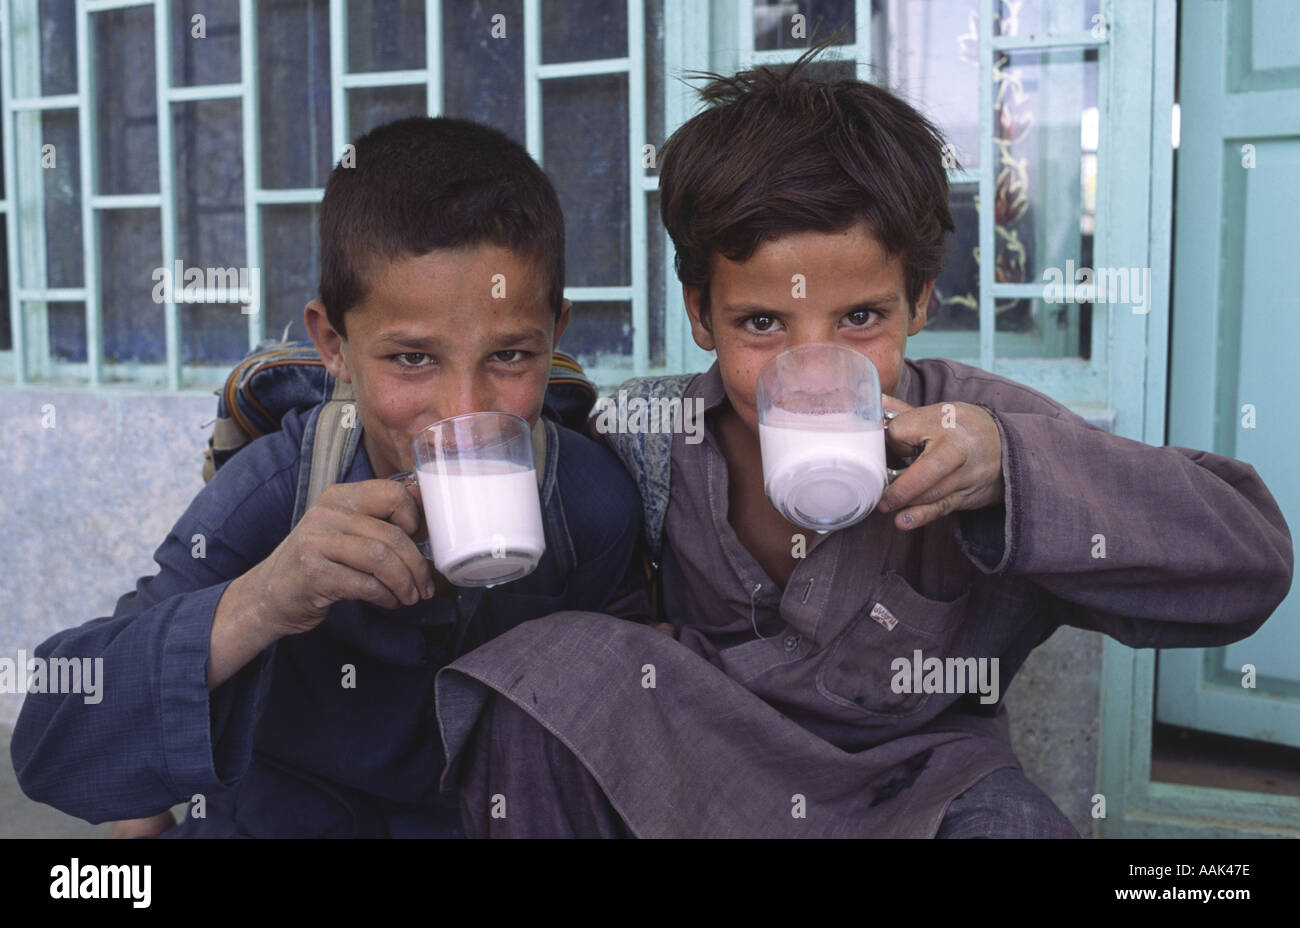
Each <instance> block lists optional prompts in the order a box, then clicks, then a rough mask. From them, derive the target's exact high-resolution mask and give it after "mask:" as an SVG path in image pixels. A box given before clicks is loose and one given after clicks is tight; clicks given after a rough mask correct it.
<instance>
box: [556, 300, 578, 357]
mask: <svg viewBox="0 0 1300 928" xmlns="http://www.w3.org/2000/svg"><path fill="white" fill-rule="evenodd" d="M572 309H573V304H572V303H571V302H569V301H568V300H562V301H561V302H560V317H559V318H558V319H556V320H555V335H554V337H553V338H552V339H551V350H552V351H554V350H555V349H556V348H558V347H560V336H561V335H563V334H564V330H565V329H567V328H568V327H569V318H570V315H571V313H570V310H572Z"/></svg>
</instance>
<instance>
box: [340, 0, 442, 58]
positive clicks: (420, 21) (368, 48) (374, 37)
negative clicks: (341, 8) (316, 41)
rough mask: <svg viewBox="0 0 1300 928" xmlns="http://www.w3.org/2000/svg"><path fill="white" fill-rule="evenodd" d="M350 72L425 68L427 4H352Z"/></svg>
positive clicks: (382, 0) (409, 0) (416, 0)
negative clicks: (425, 7) (425, 6)
mask: <svg viewBox="0 0 1300 928" xmlns="http://www.w3.org/2000/svg"><path fill="white" fill-rule="evenodd" d="M347 8H348V9H347V16H348V60H347V69H348V70H349V71H351V72H353V73H357V72H360V71H405V70H409V69H414V68H423V67H424V66H425V64H424V45H425V30H424V16H425V9H424V0H350V2H349V3H348V4H347Z"/></svg>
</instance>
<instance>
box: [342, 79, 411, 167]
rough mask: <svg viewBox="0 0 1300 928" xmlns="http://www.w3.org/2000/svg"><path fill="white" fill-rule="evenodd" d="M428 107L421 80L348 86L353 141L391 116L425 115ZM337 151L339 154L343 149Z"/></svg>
mask: <svg viewBox="0 0 1300 928" xmlns="http://www.w3.org/2000/svg"><path fill="white" fill-rule="evenodd" d="M428 109H429V103H428V96H427V94H426V91H425V88H424V85H423V84H420V85H418V86H417V85H411V86H409V87H374V88H369V87H368V88H364V89H360V90H349V91H348V129H349V132H350V134H351V137H352V140H354V141H355V140H356V139H359V138H360V137H361V136H363V135H365V134H366V133H367V132H369V131H370V130H371V129H373V128H375V127H376V126H382V125H383V124H384V123H387V122H392V121H393V120H394V119H401V118H402V117H403V116H425V115H428ZM338 154H339V155H340V156H342V154H343V153H342V152H339V153H338Z"/></svg>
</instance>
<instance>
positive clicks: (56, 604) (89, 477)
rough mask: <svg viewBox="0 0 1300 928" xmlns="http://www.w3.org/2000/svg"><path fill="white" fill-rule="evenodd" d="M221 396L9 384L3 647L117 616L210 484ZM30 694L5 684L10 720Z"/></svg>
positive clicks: (3, 416)
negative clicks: (206, 466)
mask: <svg viewBox="0 0 1300 928" xmlns="http://www.w3.org/2000/svg"><path fill="white" fill-rule="evenodd" d="M47 404H48V405H47ZM216 404H217V399H216V397H215V396H213V395H212V394H210V393H187V394H171V395H168V394H148V393H140V392H125V391H115V390H105V391H101V392H94V393H92V392H75V391H70V390H67V389H43V388H41V387H24V388H5V389H0V435H3V437H2V438H0V485H2V486H3V487H4V490H3V497H2V499H3V502H2V503H0V538H3V539H4V543H3V544H2V545H0V656H8V657H11V658H15V659H16V657H17V655H16V652H17V651H18V650H19V649H25V650H27V651H28V652H29V653H30V651H31V650H32V648H34V647H35V646H36V645H37V644H39V643H40V642H41V641H44V640H45V639H46V638H48V637H49V636H50V635H51V634H53V633H54V632H56V631H59V630H60V629H64V628H70V627H72V626H74V625H80V624H82V623H83V622H88V621H90V620H91V619H95V618H99V617H101V616H106V615H110V614H112V612H113V608H114V606H115V605H116V604H117V600H118V597H120V596H121V595H122V594H123V593H128V592H130V591H131V590H133V589H134V588H135V581H136V578H138V577H141V576H150V575H152V574H154V573H155V572H156V571H157V565H155V564H154V561H153V552H154V549H155V548H156V547H157V546H158V544H159V543H160V542H161V541H162V540H163V538H165V537H166V535H167V532H168V530H169V529H170V528H171V527H172V525H173V524H174V523H175V521H176V519H177V518H178V517H179V516H180V514H181V513H182V512H184V511H185V507H186V506H188V505H189V503H190V500H192V499H193V498H194V495H195V494H196V493H198V491H199V489H200V488H201V487H202V486H203V477H202V469H203V449H204V448H206V447H207V436H208V434H209V432H210V428H208V429H205V428H204V424H205V423H208V422H210V421H211V420H212V419H213V418H214V417H215V415H216ZM48 406H52V407H53V428H45V427H43V421H44V422H49V421H50V420H49V419H48V418H47V412H48ZM21 704H22V696H21V695H20V694H0V724H12V723H13V721H14V720H15V719H16V718H17V717H18V709H19V707H20V706H21ZM5 760H6V761H7V760H8V758H5Z"/></svg>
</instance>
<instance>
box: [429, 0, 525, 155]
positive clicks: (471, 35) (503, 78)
mask: <svg viewBox="0 0 1300 928" xmlns="http://www.w3.org/2000/svg"><path fill="white" fill-rule="evenodd" d="M497 13H501V14H502V15H503V16H505V18H506V33H505V35H504V36H502V37H501V38H493V37H492V22H491V17H492V16H494V15H496V14H497ZM523 17H524V14H523V2H522V0H501V2H498V3H493V4H491V5H490V6H486V5H484V4H483V3H480V2H479V0H443V2H442V64H443V88H442V96H443V105H442V111H443V114H444V115H446V116H457V117H460V118H461V119H472V120H474V121H475V122H481V123H483V124H484V125H488V126H493V127H494V128H497V129H500V130H501V131H502V132H504V133H505V134H506V135H508V136H510V137H511V138H512V139H514V140H515V141H516V142H518V143H519V144H521V145H522V144H524V131H525V129H524V35H523V29H522V27H521V24H522V23H523V21H524V19H523Z"/></svg>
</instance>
